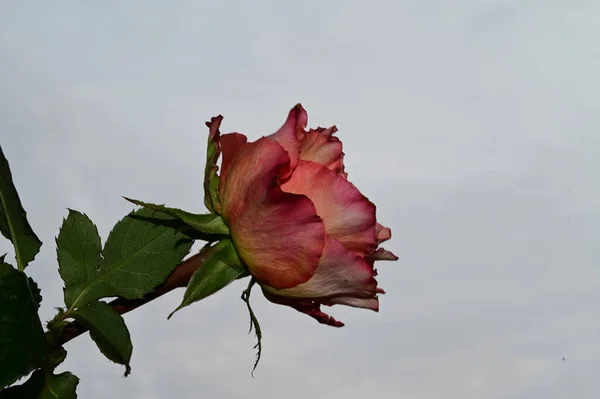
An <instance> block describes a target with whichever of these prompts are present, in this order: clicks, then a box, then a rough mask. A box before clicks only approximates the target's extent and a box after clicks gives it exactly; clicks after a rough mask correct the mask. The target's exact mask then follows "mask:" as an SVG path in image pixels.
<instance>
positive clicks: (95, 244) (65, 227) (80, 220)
mask: <svg viewBox="0 0 600 399" xmlns="http://www.w3.org/2000/svg"><path fill="white" fill-rule="evenodd" d="M56 252H57V256H58V264H59V265H60V268H59V273H60V277H61V278H62V279H63V281H64V282H65V288H64V294H65V305H67V307H71V306H73V301H74V300H75V298H77V296H78V295H79V294H80V293H81V292H82V291H83V290H84V288H86V287H87V286H88V285H89V284H91V283H92V282H93V281H94V279H95V278H97V274H98V266H99V265H100V260H101V259H102V256H101V253H102V244H101V243H100V236H99V235H98V229H97V228H96V226H95V225H94V223H92V221H91V220H90V218H88V217H87V215H85V214H82V213H79V212H77V211H74V210H72V209H69V216H68V217H67V218H66V219H65V220H64V221H63V224H62V227H61V229H60V232H59V234H58V238H57V239H56Z"/></svg>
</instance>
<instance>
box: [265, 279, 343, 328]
mask: <svg viewBox="0 0 600 399" xmlns="http://www.w3.org/2000/svg"><path fill="white" fill-rule="evenodd" d="M263 294H264V295H265V298H267V299H268V300H269V301H271V302H273V303H276V304H278V305H286V306H290V307H292V308H294V309H296V310H297V311H298V312H301V313H304V314H307V315H309V316H310V317H312V318H313V319H315V320H317V321H318V322H319V323H321V324H326V325H328V326H332V327H343V326H344V323H342V322H341V321H338V320H336V319H334V318H333V317H331V316H329V315H328V314H327V313H325V312H323V311H322V310H321V306H320V304H319V303H318V302H315V301H310V300H302V299H295V298H286V297H280V296H277V295H274V294H271V293H269V292H267V291H265V289H264V287H263Z"/></svg>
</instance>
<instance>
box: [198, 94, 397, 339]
mask: <svg viewBox="0 0 600 399" xmlns="http://www.w3.org/2000/svg"><path fill="white" fill-rule="evenodd" d="M221 119H222V118H221V117H217V118H213V119H212V120H211V122H209V123H207V125H208V126H209V128H210V131H211V133H210V134H211V136H210V137H211V140H213V141H214V142H215V143H216V145H217V155H218V151H219V150H220V151H221V152H222V163H221V183H220V187H219V200H220V209H217V211H219V212H220V213H221V215H222V217H223V219H224V220H225V222H226V224H227V225H228V226H229V229H230V231H231V236H232V240H233V243H234V245H235V248H236V251H237V253H238V255H239V257H240V258H241V260H242V261H243V262H244V263H245V264H246V265H247V267H248V270H249V271H250V273H251V274H252V275H253V276H254V278H255V279H256V280H257V282H258V283H259V284H260V285H261V287H262V290H263V293H264V295H265V296H266V297H267V298H268V299H269V300H270V301H272V302H275V303H278V304H282V305H288V306H291V307H293V308H295V309H296V310H298V311H300V312H303V313H306V314H308V315H309V316H311V317H313V318H315V319H316V320H317V321H319V322H320V323H324V324H328V325H331V326H336V327H341V326H343V323H341V322H339V321H337V320H335V319H334V318H332V317H330V316H328V315H327V314H325V313H323V312H322V311H321V306H320V305H327V306H331V305H334V304H340V305H348V306H354V307H358V308H366V309H372V310H375V311H377V310H378V309H379V301H378V298H377V294H381V293H383V290H382V289H381V288H378V286H377V281H376V280H375V276H376V275H377V273H376V271H375V269H374V262H375V261H376V260H397V259H398V258H397V257H396V256H395V255H394V254H392V253H391V252H389V251H386V250H385V249H383V248H378V245H379V244H380V243H382V242H383V241H386V240H388V239H389V238H390V237H391V230H390V229H389V228H387V227H383V226H382V225H380V224H379V223H377V221H376V218H375V205H374V204H372V203H371V202H370V201H369V200H368V199H367V198H366V197H365V196H364V195H362V194H361V193H360V191H359V190H358V189H357V188H356V187H354V185H352V183H350V182H349V181H348V179H347V177H348V175H347V173H346V172H345V171H344V163H343V158H344V153H343V152H342V143H341V141H340V140H339V139H338V138H337V137H335V136H334V135H333V134H334V133H335V132H336V131H337V128H336V127H335V126H333V127H330V128H328V129H325V128H317V129H316V130H313V129H310V130H308V131H307V130H306V129H305V128H306V123H307V113H306V111H305V110H304V108H303V107H302V106H301V105H300V104H298V105H296V106H295V107H294V108H292V110H291V111H290V113H289V115H288V118H287V121H286V122H285V123H284V125H283V126H282V127H281V128H280V129H279V130H278V131H277V132H276V133H274V134H272V135H270V136H267V137H262V138H260V139H259V140H257V141H255V142H251V143H249V142H248V141H247V138H246V136H244V135H243V134H239V133H229V134H224V135H220V133H219V130H218V129H219V125H220V123H221Z"/></svg>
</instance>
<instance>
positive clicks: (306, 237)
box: [220, 138, 325, 288]
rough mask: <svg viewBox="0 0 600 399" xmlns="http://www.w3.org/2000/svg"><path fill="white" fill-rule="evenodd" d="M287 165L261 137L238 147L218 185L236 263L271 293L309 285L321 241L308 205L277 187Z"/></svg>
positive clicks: (319, 228) (278, 150) (321, 233)
mask: <svg viewBox="0 0 600 399" xmlns="http://www.w3.org/2000/svg"><path fill="white" fill-rule="evenodd" d="M289 162H290V159H289V156H288V154H287V153H286V151H285V150H284V149H283V148H282V147H281V146H280V145H279V144H278V143H276V142H274V141H272V140H269V139H267V138H262V139H260V140H258V141H256V142H254V143H246V144H244V145H242V146H241V148H240V149H239V151H238V152H237V154H236V156H235V157H234V158H233V160H232V161H231V164H230V165H229V169H228V173H227V178H226V179H225V180H224V181H222V182H221V188H222V190H221V192H220V194H221V206H222V215H223V218H224V219H225V222H226V223H227V225H228V226H229V228H230V230H231V235H232V238H233V242H234V244H235V247H236V250H237V251H238V254H239V255H240V258H241V259H242V260H243V261H244V263H246V265H247V266H248V268H249V269H250V272H251V273H252V275H253V276H254V277H256V278H257V280H258V281H259V282H261V283H266V284H268V285H270V286H272V287H275V288H289V287H294V286H296V285H298V284H301V283H303V282H306V281H308V280H309V279H310V277H311V276H312V275H313V273H314V271H315V269H316V267H317V265H318V263H319V259H320V257H321V252H322V250H323V246H324V240H325V233H324V224H323V222H322V220H321V218H320V217H319V216H317V213H316V209H315V206H314V205H313V203H312V201H311V200H309V199H308V198H307V197H306V196H304V195H296V194H290V193H285V192H283V191H282V190H281V189H280V188H279V187H278V186H277V185H276V180H277V177H278V173H279V171H280V169H281V168H284V167H287V166H289Z"/></svg>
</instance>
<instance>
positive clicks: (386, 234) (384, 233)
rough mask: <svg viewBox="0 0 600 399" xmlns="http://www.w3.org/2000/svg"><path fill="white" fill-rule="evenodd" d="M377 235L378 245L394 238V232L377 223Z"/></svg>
mask: <svg viewBox="0 0 600 399" xmlns="http://www.w3.org/2000/svg"><path fill="white" fill-rule="evenodd" d="M375 234H376V236H377V245H379V244H381V243H382V242H385V241H387V240H389V239H390V238H392V230H391V229H390V228H389V227H384V226H383V225H381V224H379V223H377V227H376V228H375Z"/></svg>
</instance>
